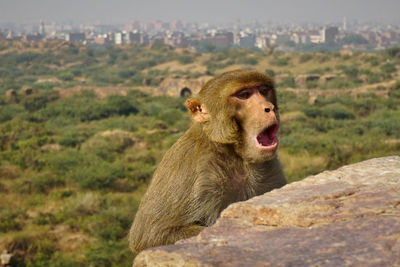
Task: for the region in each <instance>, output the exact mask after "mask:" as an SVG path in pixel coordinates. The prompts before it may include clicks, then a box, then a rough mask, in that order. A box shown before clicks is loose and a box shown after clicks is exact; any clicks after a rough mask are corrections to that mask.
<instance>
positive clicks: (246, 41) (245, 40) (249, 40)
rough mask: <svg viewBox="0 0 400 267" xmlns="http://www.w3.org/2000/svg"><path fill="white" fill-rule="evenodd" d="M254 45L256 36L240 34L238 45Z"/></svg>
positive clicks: (249, 46)
mask: <svg viewBox="0 0 400 267" xmlns="http://www.w3.org/2000/svg"><path fill="white" fill-rule="evenodd" d="M255 45H256V37H255V36H254V35H247V36H242V37H240V39H239V46H240V47H242V48H254V47H255Z"/></svg>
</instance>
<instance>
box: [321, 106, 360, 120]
mask: <svg viewBox="0 0 400 267" xmlns="http://www.w3.org/2000/svg"><path fill="white" fill-rule="evenodd" d="M322 115H323V116H325V117H328V118H333V119H336V120H343V119H354V118H355V116H354V113H353V111H351V110H349V109H348V108H347V107H345V106H343V105H341V104H336V103H335V104H329V105H326V106H325V107H324V108H323V109H322Z"/></svg>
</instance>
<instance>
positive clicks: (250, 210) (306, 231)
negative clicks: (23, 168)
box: [134, 156, 400, 266]
mask: <svg viewBox="0 0 400 267" xmlns="http://www.w3.org/2000/svg"><path fill="white" fill-rule="evenodd" d="M399 255H400V157H398V156H392V157H386V158H377V159H372V160H367V161H364V162H360V163H357V164H353V165H348V166H345V167H342V168H340V169H338V170H335V171H325V172H323V173H321V174H318V175H315V176H310V177H308V178H306V179H304V180H302V181H299V182H295V183H292V184H289V185H287V186H285V187H283V188H281V189H278V190H274V191H272V192H269V193H266V194H264V195H262V196H258V197H255V198H253V199H250V200H248V201H245V202H238V203H234V204H232V205H230V206H229V207H228V208H227V209H226V210H224V211H223V213H222V214H221V218H220V219H219V220H218V221H217V223H216V224H215V225H213V226H212V227H209V228H207V229H205V230H204V231H203V232H201V233H200V234H199V235H198V236H196V237H193V238H190V239H187V240H183V241H179V242H178V243H177V244H175V245H171V246H163V247H157V248H152V249H148V250H145V251H143V252H142V253H140V254H139V255H138V256H137V257H136V259H135V262H134V266H292V265H293V266H310V265H312V266H348V265H352V266H400V256H399Z"/></svg>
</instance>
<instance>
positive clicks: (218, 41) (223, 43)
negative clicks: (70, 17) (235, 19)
mask: <svg viewBox="0 0 400 267" xmlns="http://www.w3.org/2000/svg"><path fill="white" fill-rule="evenodd" d="M205 40H206V41H208V42H209V43H211V44H212V45H213V46H216V47H231V46H232V45H233V33H232V32H226V33H216V34H215V35H214V36H209V37H206V38H205Z"/></svg>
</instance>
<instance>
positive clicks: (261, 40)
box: [255, 35, 270, 49]
mask: <svg viewBox="0 0 400 267" xmlns="http://www.w3.org/2000/svg"><path fill="white" fill-rule="evenodd" d="M269 45H270V40H269V38H268V37H267V36H266V35H261V36H257V37H256V43H255V46H256V47H258V48H260V49H263V48H266V47H268V46H269Z"/></svg>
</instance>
